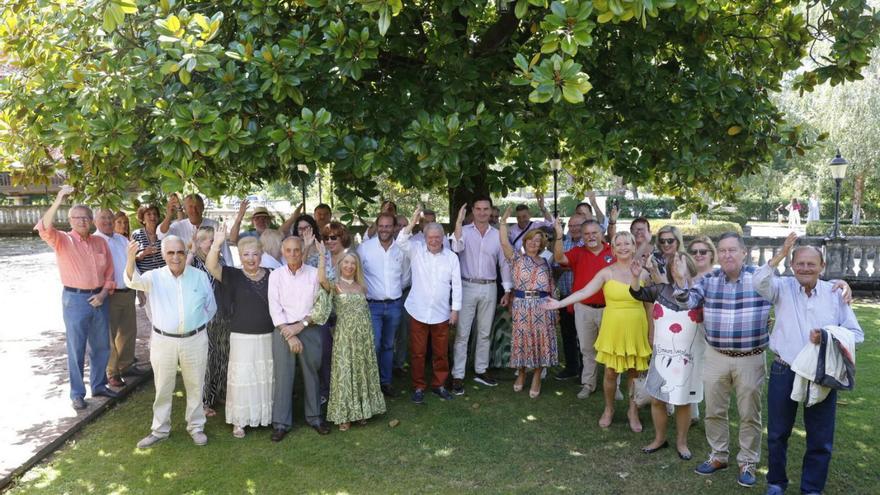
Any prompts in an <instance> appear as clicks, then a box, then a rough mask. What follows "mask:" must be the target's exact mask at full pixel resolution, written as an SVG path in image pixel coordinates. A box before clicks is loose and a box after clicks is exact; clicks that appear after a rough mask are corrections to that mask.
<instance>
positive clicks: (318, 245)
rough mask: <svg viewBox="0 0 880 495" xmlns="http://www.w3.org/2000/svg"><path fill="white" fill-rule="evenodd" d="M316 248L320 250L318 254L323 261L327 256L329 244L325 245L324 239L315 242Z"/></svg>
mask: <svg viewBox="0 0 880 495" xmlns="http://www.w3.org/2000/svg"><path fill="white" fill-rule="evenodd" d="M315 248H316V249H317V250H318V256H320V258H321V260H322V261H323V260H324V259H325V258H326V257H327V246H325V245H324V241H318V242H317V243H315Z"/></svg>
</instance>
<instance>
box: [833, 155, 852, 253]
mask: <svg viewBox="0 0 880 495" xmlns="http://www.w3.org/2000/svg"><path fill="white" fill-rule="evenodd" d="M848 164H849V163H848V162H847V161H846V160H844V159H843V157H842V156H840V149H839V148H838V150H837V156H835V157H834V158H833V159H832V160H831V162H829V163H828V166H829V167H831V177H832V178H833V179H834V228H833V229H832V230H831V238H832V239H839V238H840V237H841V236H840V183H841V182H843V178H844V177H846V166H847V165H848Z"/></svg>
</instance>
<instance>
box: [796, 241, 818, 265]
mask: <svg viewBox="0 0 880 495" xmlns="http://www.w3.org/2000/svg"><path fill="white" fill-rule="evenodd" d="M807 250H812V251H813V252H815V253H816V254H818V255H819V263H821V264H822V265H823V266H824V265H825V255H824V254H822V250H821V249H819V248H817V247H816V246H797V247H795V248H794V249H793V250H792V251H791V262H792V263H794V260H795V258H797V255H798V253H799V252H801V251H807Z"/></svg>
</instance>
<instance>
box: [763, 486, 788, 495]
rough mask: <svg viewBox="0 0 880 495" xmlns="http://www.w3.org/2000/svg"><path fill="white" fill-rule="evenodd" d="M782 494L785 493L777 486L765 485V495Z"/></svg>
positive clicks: (783, 489)
mask: <svg viewBox="0 0 880 495" xmlns="http://www.w3.org/2000/svg"><path fill="white" fill-rule="evenodd" d="M783 493H785V488H782V487H781V486H779V485H771V484H769V483H768V484H767V495H782V494H783Z"/></svg>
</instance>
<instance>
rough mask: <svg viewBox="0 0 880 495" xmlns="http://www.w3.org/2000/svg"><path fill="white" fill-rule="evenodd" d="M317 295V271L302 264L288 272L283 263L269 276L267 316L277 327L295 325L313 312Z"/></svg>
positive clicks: (287, 267)
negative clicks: (269, 316) (293, 270)
mask: <svg viewBox="0 0 880 495" xmlns="http://www.w3.org/2000/svg"><path fill="white" fill-rule="evenodd" d="M317 294H318V269H317V268H315V267H313V266H310V265H306V264H305V263H303V265H302V266H301V267H300V268H299V270H297V271H296V273H294V272H292V271H290V266H289V265H287V264H285V265H284V266H282V267H280V268H276V269H274V270H272V272H271V273H269V314H271V315H272V324H273V325H275V326H276V327H278V326H280V325H287V324H290V323H296V322H298V321H302V320H303V319H305V317H306V316H308V315H309V313H311V312H312V306H314V305H315V296H316V295H317Z"/></svg>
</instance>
